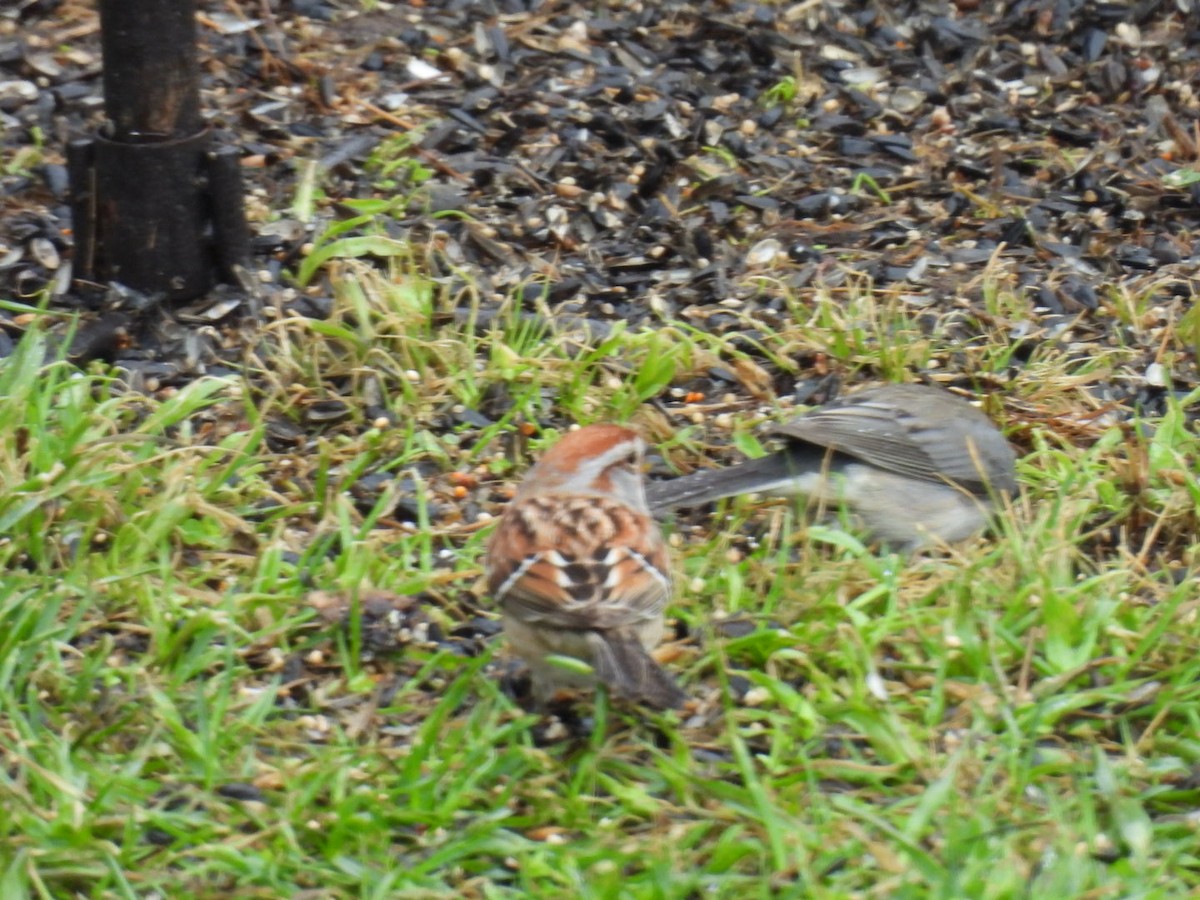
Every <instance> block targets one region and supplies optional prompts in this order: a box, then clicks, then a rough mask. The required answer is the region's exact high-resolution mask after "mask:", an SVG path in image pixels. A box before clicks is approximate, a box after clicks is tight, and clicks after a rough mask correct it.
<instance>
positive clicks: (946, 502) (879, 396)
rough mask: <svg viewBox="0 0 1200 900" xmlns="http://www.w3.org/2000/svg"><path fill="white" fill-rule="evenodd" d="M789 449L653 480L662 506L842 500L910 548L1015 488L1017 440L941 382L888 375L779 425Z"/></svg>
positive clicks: (965, 522) (969, 527)
mask: <svg viewBox="0 0 1200 900" xmlns="http://www.w3.org/2000/svg"><path fill="white" fill-rule="evenodd" d="M772 431H773V433H774V434H778V435H781V436H782V437H783V438H784V439H785V442H784V446H783V449H781V450H779V451H778V452H776V453H772V454H770V455H768V456H764V457H762V458H761V459H754V460H749V461H748V462H744V463H739V464H738V465H735V466H732V467H730V468H727V469H709V470H705V471H701V472H696V473H694V474H691V475H685V476H683V477H681V478H674V479H670V480H667V481H659V482H654V483H652V484H651V485H649V487H648V488H647V492H646V496H647V501H648V503H649V507H650V509H651V511H652V512H654V513H655V514H660V513H663V512H665V511H666V510H669V509H672V508H674V507H678V506H694V505H697V504H701V503H706V502H708V501H711V500H716V499H718V498H720V497H729V496H733V495H734V494H748V493H775V494H785V495H792V494H802V495H806V496H808V497H810V498H812V499H814V500H816V501H818V502H824V503H844V504H845V505H846V506H847V507H849V508H850V509H852V510H853V511H854V512H856V513H857V514H858V515H859V516H860V517H861V518H862V520H863V522H864V523H865V525H866V527H867V529H868V530H869V531H870V532H871V534H872V535H873V536H874V537H876V538H878V539H879V540H882V541H884V542H886V543H889V544H898V545H901V546H903V547H907V548H909V549H916V548H919V547H921V546H924V545H927V544H930V543H936V542H940V541H958V540H962V539H964V538H967V537H969V536H970V535H972V534H974V533H975V532H977V531H979V530H980V529H981V528H983V526H984V525H985V524H986V523H987V520H988V516H989V514H990V512H991V509H992V500H993V499H994V498H997V497H999V496H1000V495H1003V494H1011V493H1014V492H1015V491H1016V489H1017V480H1016V472H1015V457H1014V455H1013V450H1012V447H1010V446H1009V444H1008V441H1006V440H1005V438H1004V435H1002V434H1001V433H1000V431H999V430H998V429H997V428H996V426H995V425H994V424H993V423H992V421H991V420H990V419H989V418H988V417H987V416H986V415H984V414H983V413H982V412H980V411H979V410H977V409H976V408H975V407H973V406H972V405H971V404H970V403H968V402H967V401H965V400H962V399H960V398H958V397H956V396H955V395H954V394H951V393H949V392H948V391H945V390H943V389H941V388H935V387H928V386H925V385H919V384H886V385H879V386H875V387H870V388H866V389H864V390H860V391H856V392H854V393H852V394H849V395H848V396H846V397H844V398H841V399H839V400H835V401H834V402H832V403H829V404H826V405H825V406H821V407H818V408H816V409H814V410H812V411H811V412H808V413H806V414H805V415H802V416H800V417H799V418H797V419H793V420H792V421H790V422H785V423H784V424H782V425H777V426H775V427H774V428H773V429H772Z"/></svg>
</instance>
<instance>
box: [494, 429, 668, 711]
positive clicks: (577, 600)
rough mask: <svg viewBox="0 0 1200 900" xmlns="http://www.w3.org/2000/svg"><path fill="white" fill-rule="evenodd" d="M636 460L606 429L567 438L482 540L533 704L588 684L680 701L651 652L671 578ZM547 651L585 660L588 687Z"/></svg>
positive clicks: (629, 440) (639, 449) (638, 454)
mask: <svg viewBox="0 0 1200 900" xmlns="http://www.w3.org/2000/svg"><path fill="white" fill-rule="evenodd" d="M644 452H645V444H644V443H643V442H642V439H641V438H639V437H638V436H637V434H636V433H635V432H633V431H631V430H629V429H628V428H621V427H619V426H616V425H589V426H588V427H586V428H582V429H580V430H579V431H575V432H571V433H569V434H567V435H566V436H565V437H563V438H562V440H560V441H559V442H558V443H557V444H555V445H554V447H552V448H551V449H550V450H549V451H547V452H546V454H545V455H544V456H543V457H542V459H541V461H540V462H538V463H537V465H535V466H534V467H533V468H532V469H530V470H529V473H528V474H527V475H526V476H525V480H524V481H523V482H522V483H521V485H520V487H519V488H518V489H517V493H516V496H515V497H514V498H513V501H512V503H511V504H509V506H508V508H507V509H506V510H505V512H504V515H503V516H502V517H501V519H500V523H499V525H498V526H497V527H496V530H495V531H494V532H493V533H492V536H491V538H490V539H489V541H488V544H487V559H486V570H487V583H488V590H489V591H490V592H491V594H492V596H493V597H495V598H496V600H497V601H498V602H499V603H500V606H501V608H502V609H503V612H504V631H505V634H506V635H507V636H508V640H509V641H510V642H511V644H512V646H513V649H514V650H516V652H517V653H518V654H520V656H522V657H523V658H524V659H525V661H526V662H527V663H528V664H529V667H530V670H531V672H532V675H533V688H534V698H535V699H536V700H537V702H538V703H539V704H542V705H544V704H545V703H546V701H547V700H549V699H551V698H552V697H553V695H554V693H555V691H556V690H558V689H559V688H564V687H572V686H577V685H584V684H589V683H591V682H593V681H596V680H598V681H600V682H601V683H602V684H605V685H607V686H608V688H610V689H611V690H612V691H613V692H614V693H615V694H617V695H619V696H623V697H628V698H630V699H633V700H638V701H642V702H645V703H647V704H649V705H652V706H656V707H659V708H664V709H665V708H674V707H678V706H679V705H680V704H682V703H683V701H684V700H685V699H686V695H685V694H684V693H683V691H681V690H680V689H679V687H678V686H677V685H676V684H675V682H674V680H673V679H672V678H671V676H670V675H668V674H667V673H666V672H665V671H664V670H663V669H662V668H661V667H660V666H659V665H658V663H657V662H655V661H654V660H653V659H652V658H651V657H650V653H649V651H650V650H652V649H653V648H654V647H656V646H657V645H658V643H659V641H660V640H661V639H662V634H663V610H664V609H665V608H666V605H667V601H668V600H669V599H670V597H671V576H670V574H669V571H668V561H667V549H666V545H665V544H664V542H663V538H662V533H661V532H660V531H659V528H658V524H657V523H656V522H655V521H654V519H652V518H651V517H650V513H649V510H648V509H647V506H646V494H645V486H644V484H643V481H642V471H641V469H642V457H643V454H644ZM552 654H557V655H562V656H569V657H574V658H576V659H580V660H583V661H584V662H587V663H589V664H590V665H591V667H592V670H593V672H594V678H591V677H587V676H581V675H579V674H578V673H575V672H572V671H568V670H566V669H564V668H563V667H561V666H556V665H554V664H553V663H552V662H550V661H548V660H547V659H546V657H547V656H549V655H552Z"/></svg>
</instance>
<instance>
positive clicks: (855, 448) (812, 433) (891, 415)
mask: <svg viewBox="0 0 1200 900" xmlns="http://www.w3.org/2000/svg"><path fill="white" fill-rule="evenodd" d="M773 431H774V432H775V433H776V434H781V435H784V436H786V437H790V438H794V439H798V440H801V441H806V442H808V443H810V444H815V445H817V446H820V447H827V448H829V449H831V450H837V451H839V452H841V453H845V454H847V455H849V456H853V457H856V458H858V459H861V460H863V461H864V462H868V463H871V464H872V465H874V466H878V467H879V468H881V469H884V470H886V471H889V472H895V473H897V474H900V475H907V476H909V477H912V478H920V479H924V480H926V481H937V482H945V481H947V480H949V481H952V482H955V483H957V484H959V485H961V486H962V487H964V488H966V489H968V490H971V491H973V492H975V493H979V494H986V493H987V491H988V490H989V488H990V489H992V490H998V491H1013V490H1015V489H1016V475H1015V471H1014V465H1015V457H1014V455H1013V451H1012V448H1011V447H1010V446H1009V445H1008V442H1007V441H1006V440H1005V439H1004V435H1002V434H1001V433H1000V431H999V430H998V429H997V428H996V426H995V425H994V424H993V423H992V421H991V420H990V419H989V418H988V417H987V416H986V415H984V414H983V413H981V412H980V411H979V410H977V409H976V408H975V407H973V406H971V404H969V403H967V402H966V401H965V400H962V399H960V398H958V397H956V396H954V395H953V394H950V393H948V392H946V391H943V390H941V389H940V388H933V387H927V386H923V385H916V384H908V385H898V384H897V385H882V386H880V387H877V388H868V389H867V390H862V391H858V392H856V393H853V394H850V395H849V396H847V397H845V398H844V399H842V400H838V401H835V402H834V403H830V404H827V405H826V406H822V407H818V408H817V409H814V410H813V411H812V412H809V413H807V414H805V415H803V416H800V417H799V418H798V419H793V420H792V421H791V422H786V423H784V424H782V425H779V426H776V427H775V428H774V429H773Z"/></svg>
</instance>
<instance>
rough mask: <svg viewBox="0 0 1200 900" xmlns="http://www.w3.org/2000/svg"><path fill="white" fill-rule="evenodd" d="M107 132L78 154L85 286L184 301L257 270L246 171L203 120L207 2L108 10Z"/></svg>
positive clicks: (129, 0)
mask: <svg viewBox="0 0 1200 900" xmlns="http://www.w3.org/2000/svg"><path fill="white" fill-rule="evenodd" d="M99 8H100V34H101V44H102V48H103V55H104V110H105V114H106V118H107V122H106V123H105V124H104V125H103V126H102V127H101V128H100V129H99V130H98V132H97V133H96V134H94V135H93V136H91V137H90V138H87V139H84V140H77V141H73V142H72V143H71V145H70V147H68V150H67V168H68V171H69V173H70V178H71V208H72V213H73V220H74V222H73V224H74V230H75V249H76V253H75V272H76V274H77V276H78V277H81V278H84V279H90V280H99V281H116V282H120V283H121V284H124V285H126V286H128V287H131V288H134V289H135V290H138V291H141V292H143V293H146V294H151V295H155V296H161V297H165V298H166V299H172V300H185V299H190V298H193V297H197V296H199V295H200V294H203V293H205V292H206V291H207V290H209V289H210V288H211V287H212V286H213V284H214V283H215V282H217V281H230V282H234V281H235V278H236V276H235V269H236V268H237V266H239V265H240V266H244V265H246V264H247V263H248V260H249V236H248V231H247V227H246V220H245V211H244V206H243V197H242V182H241V173H240V170H239V169H238V167H237V165H236V155H235V154H234V155H231V154H230V153H229V152H228V151H229V148H225V149H224V150H214V148H213V137H212V133H211V131H210V130H209V129H208V127H207V126H206V125H205V124H204V119H203V117H202V116H201V114H200V88H199V67H198V64H197V53H196V3H195V0H99Z"/></svg>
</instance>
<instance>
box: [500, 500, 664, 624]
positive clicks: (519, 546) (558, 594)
mask: <svg viewBox="0 0 1200 900" xmlns="http://www.w3.org/2000/svg"><path fill="white" fill-rule="evenodd" d="M488 559H489V561H490V569H489V572H488V589H489V591H490V592H491V594H492V596H493V597H495V598H496V599H497V600H498V601H499V602H500V604H501V605H502V606H503V607H504V608H505V610H506V611H508V612H509V613H511V614H513V615H516V616H518V617H520V618H521V619H522V620H523V621H525V622H528V623H529V624H538V625H547V626H550V627H554V628H565V629H571V630H577V631H587V630H600V631H604V630H608V629H619V628H627V627H631V626H634V625H637V624H640V623H642V622H644V621H646V620H649V619H653V618H655V617H657V616H660V615H662V611H663V609H664V607H665V606H666V604H667V601H668V600H669V599H670V594H671V582H670V578H669V576H668V574H667V554H666V546H665V544H664V543H663V540H662V535H661V533H660V531H659V529H658V525H657V524H656V523H655V522H654V520H653V519H651V518H650V517H649V516H647V515H644V514H643V513H640V512H638V511H637V510H634V509H631V508H630V507H628V506H626V505H624V504H622V503H617V502H615V501H611V500H607V499H604V498H598V497H594V496H593V497H571V496H566V495H554V494H548V495H542V496H538V497H531V498H529V499H527V500H521V501H518V502H516V503H514V504H512V505H511V506H510V507H509V508H508V510H507V511H506V512H505V515H504V517H503V518H502V519H501V521H500V524H499V526H497V529H496V532H495V533H494V534H493V535H492V539H491V542H490V544H489V550H488Z"/></svg>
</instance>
